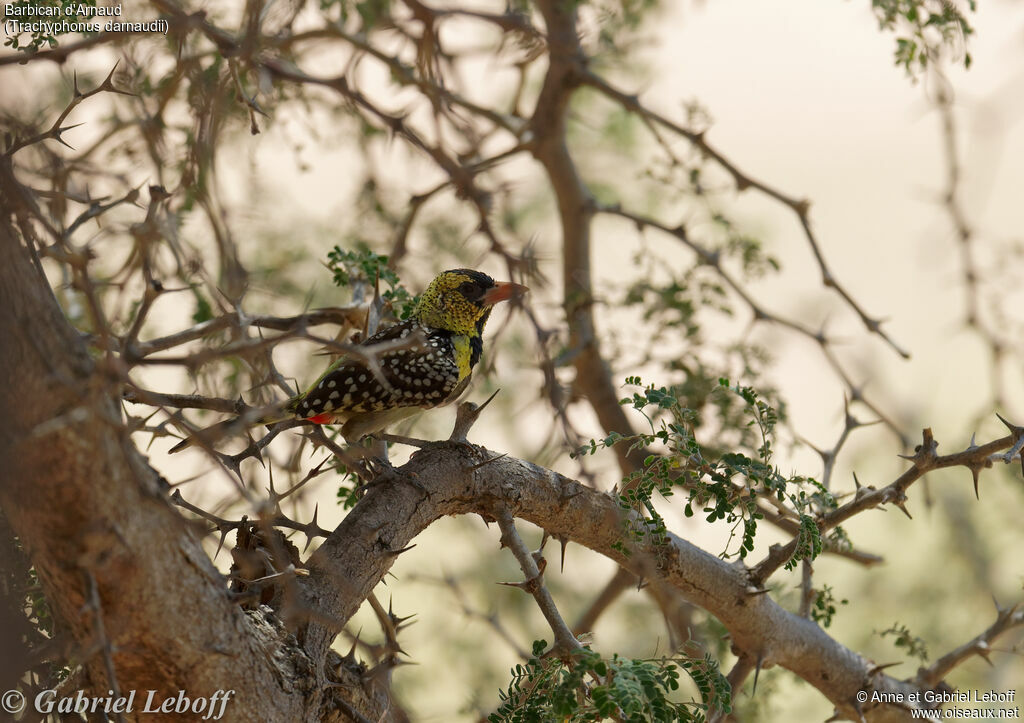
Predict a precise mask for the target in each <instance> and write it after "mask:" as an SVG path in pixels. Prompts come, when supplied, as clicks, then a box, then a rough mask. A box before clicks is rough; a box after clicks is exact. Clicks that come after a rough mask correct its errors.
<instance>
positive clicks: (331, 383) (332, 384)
mask: <svg viewBox="0 0 1024 723" xmlns="http://www.w3.org/2000/svg"><path fill="white" fill-rule="evenodd" d="M335 384H337V382H335V381H334V380H333V379H332V380H331V381H329V382H327V388H328V389H334V386H335Z"/></svg>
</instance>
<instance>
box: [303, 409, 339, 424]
mask: <svg viewBox="0 0 1024 723" xmlns="http://www.w3.org/2000/svg"><path fill="white" fill-rule="evenodd" d="M332 419H334V415H333V414H331V413H330V412H320V414H314V415H313V416H312V417H306V421H307V422H312V423H313V424H330V423H331V420H332Z"/></svg>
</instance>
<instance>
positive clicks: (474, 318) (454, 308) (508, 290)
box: [415, 269, 526, 336]
mask: <svg viewBox="0 0 1024 723" xmlns="http://www.w3.org/2000/svg"><path fill="white" fill-rule="evenodd" d="M525 291H526V287H525V286H522V285H520V284H513V283H511V282H503V281H495V280H494V279H492V278H491V277H490V276H488V275H487V274H483V273H480V272H479V271H473V270H471V269H452V270H451V271H445V272H444V273H442V274H440V275H439V276H438V277H437V278H435V279H434V280H433V281H431V282H430V285H429V286H428V287H427V289H426V291H424V292H423V295H422V296H421V297H420V301H419V305H418V306H417V307H416V312H415V316H416V318H417V319H419V321H420V322H421V323H422V324H425V325H426V326H429V327H433V328H435V329H445V330H447V331H451V332H453V333H455V334H462V335H465V336H477V335H479V334H481V333H483V330H484V324H486V323H487V317H488V316H490V313H491V307H493V306H494V305H495V304H497V303H498V302H499V301H505V300H506V299H511V298H513V297H515V296H519V295H521V294H522V293H524V292H525Z"/></svg>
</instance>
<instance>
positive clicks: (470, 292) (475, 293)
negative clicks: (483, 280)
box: [459, 281, 484, 301]
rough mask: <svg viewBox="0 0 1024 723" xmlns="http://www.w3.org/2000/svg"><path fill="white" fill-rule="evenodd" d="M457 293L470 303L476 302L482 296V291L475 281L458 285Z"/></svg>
mask: <svg viewBox="0 0 1024 723" xmlns="http://www.w3.org/2000/svg"><path fill="white" fill-rule="evenodd" d="M459 292H460V293H461V294H462V295H463V296H465V297H466V298H467V299H469V300H470V301H476V300H477V299H479V298H480V297H481V296H483V293H484V290H483V289H482V288H480V284H478V283H476V282H475V281H463V282H462V283H461V284H459Z"/></svg>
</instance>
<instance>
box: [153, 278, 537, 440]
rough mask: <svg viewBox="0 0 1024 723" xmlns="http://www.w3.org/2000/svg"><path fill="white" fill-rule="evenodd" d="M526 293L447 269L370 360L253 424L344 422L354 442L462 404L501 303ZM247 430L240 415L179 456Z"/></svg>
mask: <svg viewBox="0 0 1024 723" xmlns="http://www.w3.org/2000/svg"><path fill="white" fill-rule="evenodd" d="M526 291H528V289H527V287H525V286H523V285H522V284H517V283H513V282H510V281H495V280H494V279H493V278H491V277H490V276H488V275H487V274H485V273H483V272H481V271H475V270H473V269H449V270H448V271H444V272H442V273H441V274H439V275H438V276H437V277H435V278H434V280H433V281H431V282H430V284H429V285H428V286H427V288H426V290H425V291H424V292H423V294H422V295H421V296H420V299H419V301H418V303H417V304H416V307H415V308H414V309H413V312H412V313H411V314H410V315H409V318H408V319H406V320H405V321H402V322H399V323H397V324H394V325H392V326H388V327H385V328H383V329H381V330H379V331H378V332H377V333H375V334H373V335H372V336H370V337H368V338H367V339H365V340H364V341H362V342H361V343H360V344H359V345H358V346H359V347H360V349H358V350H354V351H361V349H362V348H365V349H366V354H365V355H363V354H357V353H349V354H345V355H343V356H341V357H340V358H339V359H337V360H336V361H335V362H334V363H333V364H331V365H330V366H329V367H328V368H327V370H326V371H324V373H323V374H321V375H320V377H319V378H318V379H317V380H316V381H315V382H313V384H311V385H310V386H309V388H308V389H306V390H305V391H304V392H302V393H300V394H297V395H296V396H294V397H292V398H291V399H289V400H288V401H287V402H286V403H285V404H284V405H283V406H282V407H281V409H280V412H279V413H274V414H271V415H265V416H264V417H262V418H260V419H257V420H253V421H252V422H250V424H251V425H253V426H254V425H257V424H273V423H276V422H282V421H286V420H289V419H299V420H304V421H306V422H310V423H313V424H341V425H342V427H341V433H342V436H344V437H345V439H346V440H347V441H348V442H350V443H351V442H357V441H359V440H360V439H362V438H364V437H366V436H369V435H373V434H376V433H378V432H380V431H382V430H384V429H386V428H387V427H389V426H391V425H393V424H395V423H396V422H398V421H400V420H402V419H405V418H407V417H410V416H412V415H414V414H416V413H418V412H420V411H422V410H424V409H432V408H434V407H438V406H441V405H444V404H447V403H448V402H451V401H454V400H455V399H457V398H458V397H459V396H460V395H461V394H462V392H463V391H465V389H466V387H467V385H468V384H469V381H470V379H471V378H472V375H473V367H474V366H476V364H477V362H479V361H480V356H481V354H482V353H483V332H484V326H485V325H486V324H487V319H488V318H489V317H490V315H491V310H492V309H493V307H494V305H495V304H497V303H500V302H502V301H507V300H510V299H514V298H519V297H521V296H522V295H523V294H524V293H526ZM403 340H407V341H408V342H409V343H403ZM374 347H379V349H378V350H374ZM374 361H375V363H373V362H374ZM244 426H247V425H244V424H241V419H240V418H237V417H236V418H234V419H231V420H227V421H225V422H220V423H218V424H215V425H213V426H212V427H208V428H206V429H204V430H200V431H199V432H197V433H196V434H194V435H192V436H190V437H188V438H186V439H184V440H182V441H181V442H180V443H179V444H177V445H175V446H174V447H172V448H171V452H172V453H173V452H179V451H181V450H182V449H185V448H186V447H189V446H191V445H193V444H194V443H196V441H197V440H203V441H205V442H212V441H216V440H217V439H219V438H220V437H222V436H224V435H225V434H229V433H231V432H232V431H237V430H239V429H240V428H241V427H244Z"/></svg>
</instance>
